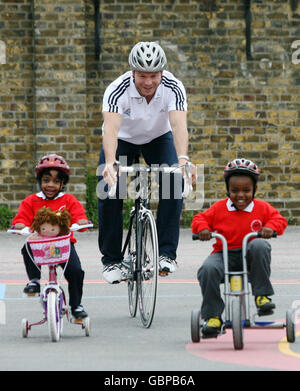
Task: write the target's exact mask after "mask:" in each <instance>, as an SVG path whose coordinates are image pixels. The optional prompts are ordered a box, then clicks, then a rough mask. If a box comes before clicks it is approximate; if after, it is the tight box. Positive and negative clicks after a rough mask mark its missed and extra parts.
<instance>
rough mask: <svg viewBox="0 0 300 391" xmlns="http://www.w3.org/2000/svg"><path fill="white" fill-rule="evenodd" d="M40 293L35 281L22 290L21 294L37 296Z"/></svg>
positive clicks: (39, 287)
mask: <svg viewBox="0 0 300 391" xmlns="http://www.w3.org/2000/svg"><path fill="white" fill-rule="evenodd" d="M40 291H41V286H40V284H39V283H38V282H36V281H30V282H29V283H28V284H27V285H26V286H25V288H24V289H23V292H24V293H25V294H26V295H36V294H39V293H40Z"/></svg>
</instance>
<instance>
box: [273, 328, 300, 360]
mask: <svg viewBox="0 0 300 391" xmlns="http://www.w3.org/2000/svg"><path fill="white" fill-rule="evenodd" d="M299 335H300V332H299V331H298V332H297V333H296V337H298V336H299ZM290 345H291V343H290V342H287V339H286V337H284V338H282V340H281V341H280V342H279V344H278V349H279V351H280V352H281V353H283V354H287V355H289V356H293V357H297V358H300V353H296V352H293V351H292V349H291V347H290Z"/></svg>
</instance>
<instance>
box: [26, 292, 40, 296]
mask: <svg viewBox="0 0 300 391" xmlns="http://www.w3.org/2000/svg"><path fill="white" fill-rule="evenodd" d="M24 296H25V297H38V296H40V294H39V293H24Z"/></svg>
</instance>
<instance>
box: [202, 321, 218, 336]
mask: <svg viewBox="0 0 300 391" xmlns="http://www.w3.org/2000/svg"><path fill="white" fill-rule="evenodd" d="M221 327H222V319H221V318H220V317H219V316H216V317H214V318H209V319H207V320H206V321H205V323H204V325H203V327H202V335H203V338H216V337H217V336H218V334H220V332H221Z"/></svg>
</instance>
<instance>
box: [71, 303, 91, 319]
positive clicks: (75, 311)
mask: <svg viewBox="0 0 300 391" xmlns="http://www.w3.org/2000/svg"><path fill="white" fill-rule="evenodd" d="M71 312H72V315H73V316H74V318H75V319H83V318H86V317H87V316H88V314H87V313H86V312H85V310H84V309H83V307H82V305H79V306H77V307H76V308H72V309H71Z"/></svg>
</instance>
